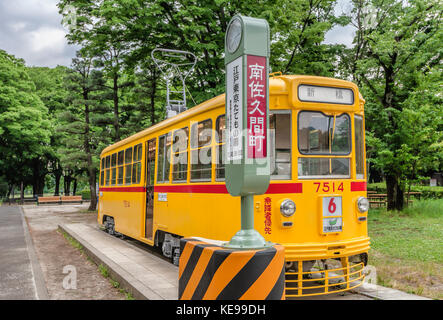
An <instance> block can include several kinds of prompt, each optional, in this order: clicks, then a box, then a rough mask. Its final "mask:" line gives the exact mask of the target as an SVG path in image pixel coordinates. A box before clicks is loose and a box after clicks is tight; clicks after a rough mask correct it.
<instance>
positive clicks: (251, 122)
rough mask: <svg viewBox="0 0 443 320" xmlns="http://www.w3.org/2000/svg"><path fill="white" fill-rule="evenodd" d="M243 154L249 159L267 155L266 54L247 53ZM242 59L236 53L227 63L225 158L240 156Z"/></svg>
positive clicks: (241, 147) (234, 158)
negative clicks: (264, 55) (244, 149)
mask: <svg viewBox="0 0 443 320" xmlns="http://www.w3.org/2000/svg"><path fill="white" fill-rule="evenodd" d="M246 61H247V66H246V71H247V75H246V103H247V108H246V126H247V127H246V146H247V152H246V156H247V157H248V159H259V158H266V155H267V143H268V141H267V134H266V132H267V113H268V108H267V99H266V94H267V86H266V74H267V68H266V67H267V65H266V57H260V56H254V55H248V56H247V57H246ZM242 79H243V59H242V57H238V58H237V59H235V60H234V61H232V62H231V63H229V64H227V67H226V103H227V113H226V114H227V117H226V118H227V132H228V138H227V151H226V152H227V154H226V157H227V160H228V161H232V160H241V159H242V158H243V144H242V134H243V133H244V129H245V128H244V127H243V111H242V101H243V85H242Z"/></svg>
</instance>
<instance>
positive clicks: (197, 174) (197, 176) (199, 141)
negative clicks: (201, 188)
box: [191, 119, 212, 182]
mask: <svg viewBox="0 0 443 320" xmlns="http://www.w3.org/2000/svg"><path fill="white" fill-rule="evenodd" d="M211 140H212V120H211V119H207V120H204V121H201V122H198V123H194V124H193V125H192V127H191V181H193V182H194V181H211V175H212V147H211Z"/></svg>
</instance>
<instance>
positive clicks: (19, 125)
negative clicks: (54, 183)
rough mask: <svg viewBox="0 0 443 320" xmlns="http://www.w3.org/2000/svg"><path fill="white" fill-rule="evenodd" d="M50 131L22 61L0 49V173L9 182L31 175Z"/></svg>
mask: <svg viewBox="0 0 443 320" xmlns="http://www.w3.org/2000/svg"><path fill="white" fill-rule="evenodd" d="M52 132H53V131H52V127H51V122H50V121H49V120H48V109H47V107H46V106H45V105H44V104H43V103H42V101H41V100H40V98H39V97H38V95H37V94H36V88H35V85H34V82H33V81H32V80H31V79H30V77H29V75H28V70H27V68H26V67H25V65H24V62H23V61H22V60H20V59H17V58H15V57H14V56H12V55H9V54H7V53H6V52H5V51H3V50H0V154H1V155H2V156H1V158H0V176H1V175H3V176H4V177H5V179H6V181H8V184H9V185H12V184H18V183H19V182H20V181H24V180H27V181H28V180H29V179H30V176H32V169H33V167H35V166H34V164H35V162H36V161H38V159H39V157H41V156H43V155H44V154H45V153H46V152H47V151H48V145H49V143H50V137H51V134H52ZM17 168H22V169H21V170H17Z"/></svg>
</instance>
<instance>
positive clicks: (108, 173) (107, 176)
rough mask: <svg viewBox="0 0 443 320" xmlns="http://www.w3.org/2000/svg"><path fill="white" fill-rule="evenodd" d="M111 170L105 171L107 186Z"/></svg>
mask: <svg viewBox="0 0 443 320" xmlns="http://www.w3.org/2000/svg"><path fill="white" fill-rule="evenodd" d="M110 178H111V169H106V185H107V186H109V181H110V180H111V179H110Z"/></svg>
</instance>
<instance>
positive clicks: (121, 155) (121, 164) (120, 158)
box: [117, 150, 125, 185]
mask: <svg viewBox="0 0 443 320" xmlns="http://www.w3.org/2000/svg"><path fill="white" fill-rule="evenodd" d="M124 160H125V152H124V151H123V150H122V151H120V152H119V153H118V155H117V165H118V168H117V171H118V177H117V184H118V185H122V184H123V181H124V176H123V174H124V162H125V161H124Z"/></svg>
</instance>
